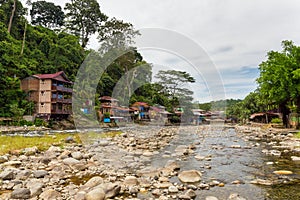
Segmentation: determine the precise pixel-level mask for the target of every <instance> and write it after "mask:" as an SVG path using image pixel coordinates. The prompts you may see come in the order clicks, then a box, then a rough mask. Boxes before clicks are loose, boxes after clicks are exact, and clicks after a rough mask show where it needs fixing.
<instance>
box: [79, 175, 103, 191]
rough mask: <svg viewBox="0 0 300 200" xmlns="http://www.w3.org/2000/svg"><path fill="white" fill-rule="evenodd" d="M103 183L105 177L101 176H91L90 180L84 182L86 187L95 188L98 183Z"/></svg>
mask: <svg viewBox="0 0 300 200" xmlns="http://www.w3.org/2000/svg"><path fill="white" fill-rule="evenodd" d="M102 183H103V178H101V177H100V176H95V177H93V178H91V179H90V180H88V182H86V183H85V184H84V187H86V188H93V187H95V186H97V185H100V184H102Z"/></svg>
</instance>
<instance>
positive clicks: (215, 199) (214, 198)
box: [205, 196, 219, 200]
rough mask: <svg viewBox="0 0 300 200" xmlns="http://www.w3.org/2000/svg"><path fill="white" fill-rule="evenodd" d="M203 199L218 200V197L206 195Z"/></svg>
mask: <svg viewBox="0 0 300 200" xmlns="http://www.w3.org/2000/svg"><path fill="white" fill-rule="evenodd" d="M205 200H219V199H218V198H217V197H214V196H207V197H205Z"/></svg>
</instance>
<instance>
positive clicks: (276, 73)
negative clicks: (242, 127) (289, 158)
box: [227, 41, 300, 127]
mask: <svg viewBox="0 0 300 200" xmlns="http://www.w3.org/2000/svg"><path fill="white" fill-rule="evenodd" d="M299 66H300V47H298V46H295V45H294V44H293V42H292V41H283V42H282V51H281V52H277V51H270V52H268V54H267V60H266V61H263V62H262V63H261V64H260V65H259V70H260V76H259V77H258V79H257V83H258V88H257V89H256V90H255V91H254V92H251V93H250V94H249V95H248V96H246V97H245V99H244V100H243V101H241V102H238V103H237V104H235V105H232V106H229V108H228V110H227V115H228V116H229V117H235V118H238V119H239V120H241V121H246V120H247V119H249V117H250V115H251V114H252V113H255V112H266V111H272V110H274V111H275V112H277V111H279V112H280V113H282V116H283V118H282V123H283V124H284V125H285V126H286V127H287V126H288V115H289V114H290V113H292V112H293V113H300V82H299V80H300V68H299ZM278 122H279V121H278Z"/></svg>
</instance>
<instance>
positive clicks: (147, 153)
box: [143, 151, 153, 157]
mask: <svg viewBox="0 0 300 200" xmlns="http://www.w3.org/2000/svg"><path fill="white" fill-rule="evenodd" d="M143 156H146V157H151V156H153V153H152V152H150V151H145V152H144V153H143Z"/></svg>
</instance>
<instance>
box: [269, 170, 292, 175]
mask: <svg viewBox="0 0 300 200" xmlns="http://www.w3.org/2000/svg"><path fill="white" fill-rule="evenodd" d="M273 173H274V174H278V175H290V174H293V172H292V171H289V170H278V171H273Z"/></svg>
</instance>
